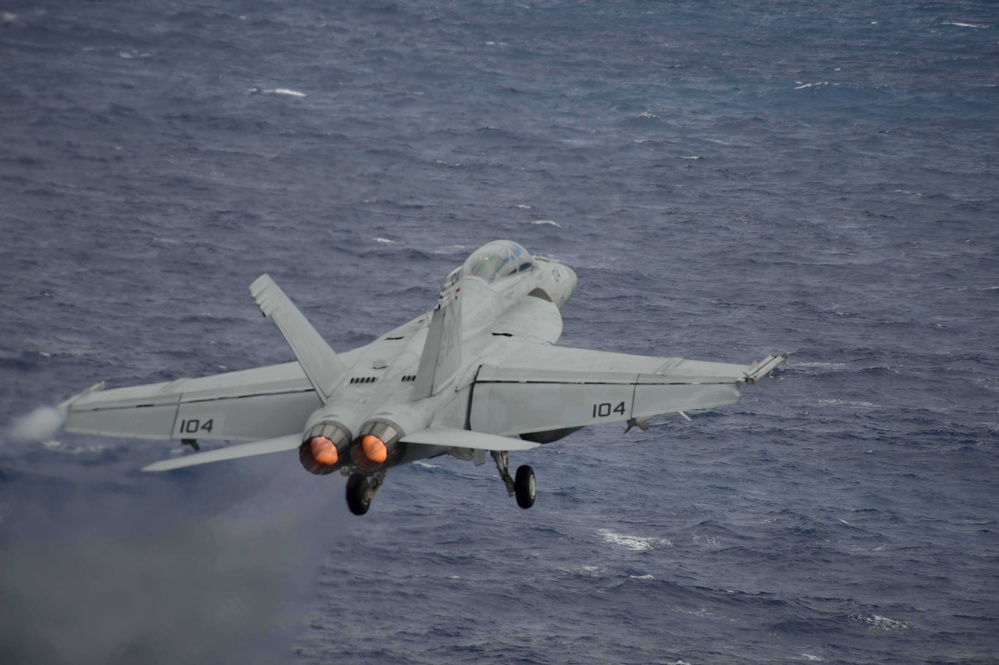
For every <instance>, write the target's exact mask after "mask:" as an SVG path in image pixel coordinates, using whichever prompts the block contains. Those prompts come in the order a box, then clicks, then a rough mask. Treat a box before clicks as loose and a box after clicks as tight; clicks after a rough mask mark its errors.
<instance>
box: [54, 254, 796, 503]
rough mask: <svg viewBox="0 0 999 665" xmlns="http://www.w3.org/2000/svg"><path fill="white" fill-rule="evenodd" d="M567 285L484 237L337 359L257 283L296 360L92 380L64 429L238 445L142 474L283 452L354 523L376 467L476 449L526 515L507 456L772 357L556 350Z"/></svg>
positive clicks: (531, 488)
mask: <svg viewBox="0 0 999 665" xmlns="http://www.w3.org/2000/svg"><path fill="white" fill-rule="evenodd" d="M575 289H576V273H575V272H573V270H572V269H571V268H569V267H568V266H566V265H564V264H563V263H560V262H558V261H554V260H551V259H547V258H543V257H541V256H532V255H531V254H529V253H528V252H527V251H526V250H525V249H524V248H523V247H521V246H520V245H518V244H517V243H515V242H511V241H508V240H498V241H495V242H490V243H489V244H487V245H484V246H483V247H481V248H479V249H478V250H476V251H475V252H474V253H472V254H471V256H469V257H468V259H467V260H466V261H465V263H464V264H463V265H462V266H460V267H459V268H457V269H455V270H454V271H452V272H451V273H450V274H449V275H448V276H447V278H446V279H445V280H444V282H443V286H442V288H441V289H440V293H439V295H438V298H437V303H436V307H434V309H433V310H431V311H429V312H427V313H426V314H424V315H421V316H418V317H417V318H415V319H413V320H412V321H410V322H408V323H406V324H404V325H402V326H401V327H399V328H396V329H395V330H392V331H391V332H389V333H386V334H385V335H383V336H381V337H379V338H378V339H376V340H375V341H373V342H371V343H370V344H367V345H365V346H362V347H360V348H357V349H354V350H352V351H348V352H346V353H342V354H337V353H335V352H334V351H333V349H332V348H330V346H329V345H328V344H327V343H326V341H325V340H324V339H323V337H322V336H321V335H320V334H319V333H318V332H317V331H316V329H315V328H313V326H312V325H311V324H310V323H309V321H308V320H307V319H306V318H305V316H303V315H302V313H301V312H300V311H299V310H298V309H297V308H296V307H295V305H294V304H292V302H291V300H290V299H289V298H288V297H287V296H286V295H285V294H284V292H283V291H282V290H281V289H280V288H278V285H277V284H276V283H275V282H274V280H272V279H271V278H270V277H269V276H267V275H262V276H261V277H259V278H258V279H257V280H256V281H254V282H253V284H251V285H250V292H251V293H252V295H253V297H254V299H255V300H256V302H257V305H258V306H259V307H260V311H261V312H262V313H263V315H264V316H265V317H268V318H270V319H272V320H273V321H274V322H275V323H276V324H277V327H278V329H279V330H280V331H281V334H282V335H283V336H284V338H285V340H286V341H287V342H288V345H289V346H290V347H291V351H292V353H293V354H294V356H295V358H296V359H297V361H296V362H289V363H284V364H279V365H271V366H267V367H259V368H256V369H249V370H244V371H238V372H227V373H225V374H218V375H215V376H208V377H203V378H196V379H189V378H182V379H177V380H176V381H171V382H166V383H156V384H149V385H142V386H135V387H130V388H118V389H113V390H106V391H105V390H103V384H97V385H96V386H94V387H92V388H91V389H89V390H87V391H84V392H83V393H81V394H79V395H77V396H76V397H74V398H71V399H70V400H68V401H67V402H66V403H65V406H66V407H67V408H68V418H67V422H66V430H67V431H69V432H81V433H87V434H99V435H104V436H118V437H127V438H132V439H160V440H180V441H182V442H184V443H187V444H189V445H191V446H192V447H193V448H194V449H195V451H197V450H199V444H198V441H199V440H201V441H206V440H208V441H215V440H218V441H250V443H243V444H239V445H230V446H226V447H220V448H216V449H214V450H210V451H206V452H192V453H191V454H187V455H179V456H176V457H174V458H173V459H169V460H165V461H161V462H156V463H155V464H151V465H149V466H147V467H145V469H143V470H144V471H167V470H171V469H180V468H183V467H190V466H195V465H199V464H207V463H209V462H217V461H221V460H232V459H237V458H242V457H250V456H254V455H264V454H271V453H290V452H291V451H294V450H297V451H298V457H299V460H300V461H301V463H302V466H303V467H305V469H306V470H307V471H309V472H310V473H313V474H318V475H325V474H330V473H334V472H340V473H341V474H343V475H344V476H347V477H348V480H347V492H346V494H347V504H348V506H349V508H350V510H351V512H353V513H354V514H356V515H363V514H365V513H366V512H367V511H368V509H369V507H370V505H371V501H372V499H373V497H374V496H375V493H376V492H377V491H378V488H379V487H380V486H381V485H382V483H383V481H384V480H385V475H386V472H387V471H388V470H389V469H391V468H392V467H395V466H398V465H400V464H406V463H409V462H414V461H417V460H422V459H426V458H431V457H437V456H440V455H451V456H452V457H456V458H458V459H461V460H468V461H472V462H474V463H475V464H476V465H481V464H483V463H484V462H485V459H486V454H487V453H488V454H489V455H490V456H491V457H492V459H493V460H494V461H495V463H496V467H497V469H498V471H499V475H500V477H501V478H502V480H503V482H504V484H505V485H506V489H507V492H508V494H509V495H510V496H515V497H516V500H517V504H518V505H519V506H520V507H521V508H530V507H531V506H533V505H534V502H535V497H536V482H535V474H534V471H533V469H532V468H531V467H530V466H526V465H525V466H521V467H519V468H518V469H517V471H516V474H514V475H511V473H510V463H509V454H510V453H511V452H519V451H524V450H529V449H532V448H535V447H537V446H540V445H543V444H548V443H552V442H553V441H558V440H559V439H562V438H563V437H565V436H567V435H569V434H571V433H572V432H575V431H576V430H578V429H580V428H582V427H586V426H587V425H600V424H605V423H614V422H620V423H626V424H627V426H628V429H631V428H632V427H633V426H637V427H640V428H642V429H647V428H648V421H649V419H651V418H654V417H658V416H663V415H666V414H680V415H681V416H683V417H685V418H687V413H688V412H692V411H697V410H702V409H714V408H717V407H721V406H725V405H727V404H733V403H734V402H736V400H738V398H739V388H740V387H742V386H744V385H746V384H754V383H756V382H757V381H759V380H760V379H761V378H763V377H765V376H767V375H768V374H769V373H770V372H771V371H772V370H773V369H774V368H776V367H777V366H778V365H780V364H781V363H783V362H784V361H785V360H786V358H787V354H785V353H775V354H772V355H770V356H768V357H766V358H764V359H763V360H762V361H760V362H757V363H753V364H749V365H738V364H727V363H717V362H703V361H695V360H684V359H682V358H665V357H664V358H657V357H650V356H638V355H627V354H621V353H609V352H604V351H593V350H587V349H575V348H567V347H560V346H556V345H555V343H556V342H557V341H558V339H559V337H560V336H561V334H562V316H561V312H560V309H561V308H562V307H563V306H564V305H565V303H566V302H568V300H569V298H570V297H571V296H572V294H573V291H575ZM688 419H689V418H688ZM625 431H627V430H625Z"/></svg>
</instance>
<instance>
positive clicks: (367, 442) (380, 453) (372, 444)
mask: <svg viewBox="0 0 999 665" xmlns="http://www.w3.org/2000/svg"><path fill="white" fill-rule="evenodd" d="M361 450H363V451H364V456H365V457H367V458H368V459H369V460H371V461H372V462H377V463H379V464H381V463H382V462H384V461H385V460H387V459H388V447H387V446H386V445H385V442H384V441H382V440H381V439H379V438H378V437H377V436H375V435H373V434H366V435H364V436H363V437H361Z"/></svg>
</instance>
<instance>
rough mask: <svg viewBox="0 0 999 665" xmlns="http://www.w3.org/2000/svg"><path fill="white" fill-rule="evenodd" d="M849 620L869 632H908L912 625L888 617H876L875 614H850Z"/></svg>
mask: <svg viewBox="0 0 999 665" xmlns="http://www.w3.org/2000/svg"><path fill="white" fill-rule="evenodd" d="M850 620H851V621H853V622H854V623H859V624H862V625H865V626H867V627H868V628H870V629H871V630H878V631H883V632H894V631H898V630H909V629H910V628H912V624H911V623H909V622H908V621H898V620H896V619H889V618H888V617H883V616H878V615H877V614H851V615H850Z"/></svg>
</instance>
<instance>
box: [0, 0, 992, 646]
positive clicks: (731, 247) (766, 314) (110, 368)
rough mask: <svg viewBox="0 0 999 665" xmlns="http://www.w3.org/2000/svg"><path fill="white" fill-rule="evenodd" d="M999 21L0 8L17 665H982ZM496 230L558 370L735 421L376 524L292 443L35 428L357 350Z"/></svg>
mask: <svg viewBox="0 0 999 665" xmlns="http://www.w3.org/2000/svg"><path fill="white" fill-rule="evenodd" d="M997 155H999V5H997V4H996V3H994V2H991V1H984V0H982V1H971V0H954V1H951V2H939V1H930V0H905V1H902V0H878V1H875V0H843V1H839V2H837V1H831V2H823V3H817V2H810V1H806V0H764V1H760V2H751V1H749V0H734V1H731V2H720V1H716V0H700V1H693V0H675V1H669V0H664V1H661V2H651V1H646V2H641V1H635V0H619V1H607V2H583V1H581V2H554V1H549V0H540V1H533V0H526V1H525V2H522V3H517V2H495V1H486V0H462V1H453V0H452V1H448V0H441V1H436V2H429V1H427V2H423V1H416V0H413V1H403V0H384V1H380V2H379V1H369V0H345V1H342V2H331V1H329V2H321V1H320V0H302V1H300V2H277V1H273V0H258V1H256V2H248V1H246V0H229V1H223V0H199V1H185V0H175V1H170V2H154V1H152V0H132V1H130V2H124V1H121V0H107V1H97V2H69V1H65V0H63V1H57V0H32V1H28V0H0V662H2V663H4V664H8V663H9V664H22V663H24V664H28V663H31V664H34V663H38V664H45V665H48V664H53V665H61V664H70V663H72V664H74V665H75V664H83V665H89V664H96V663H100V664H113V665H119V664H121V665H124V664H129V665H132V664H146V663H150V664H152V663H159V664H167V663H169V664H174V663H240V664H242V663H294V664H303V665H304V664H309V665H312V664H316V665H318V664H320V663H333V662H335V663H359V664H361V663H363V664H370V663H401V664H414V665H415V664H426V663H475V664H479V663H495V664H508V663H522V664H536V663H537V664H549V663H552V664H556V663H557V664H561V663H573V664H575V663H578V664H605V663H627V664H646V663H659V664H672V665H679V664H687V665H707V664H715V663H717V664H727V663H750V664H757V663H758V664H770V663H850V664H885V663H886V664H895V663H897V664H910V663H948V664H971V663H999V521H997V520H999V333H997V328H999V325H997V324H999V157H997ZM497 238H509V239H512V240H515V241H517V242H519V243H520V244H522V245H524V246H525V247H527V248H528V250H530V251H531V252H534V253H539V254H544V255H548V256H553V257H556V258H558V259H559V260H562V261H565V262H566V263H568V264H569V265H570V266H573V267H574V268H575V269H576V271H577V273H578V275H579V287H578V289H577V290H576V293H575V296H574V297H573V299H572V300H571V301H570V302H569V303H568V304H567V305H566V307H565V308H564V309H563V316H564V322H565V332H564V335H563V338H562V343H563V344H565V345H569V346H575V347H585V348H594V349H607V350H613V351H620V352H629V353H638V354H651V355H660V356H683V357H688V358H695V359H704V360H718V361H725V362H746V363H748V362H750V361H753V360H757V359H760V358H763V357H764V356H765V355H766V354H768V353H770V352H773V351H790V352H792V356H791V359H790V361H789V362H788V364H787V365H786V366H785V367H784V368H782V369H780V370H778V371H777V372H775V374H774V376H773V377H772V378H771V379H769V380H767V381H764V382H762V383H761V385H760V386H759V387H758V388H747V389H745V390H744V391H743V397H742V399H741V400H740V402H739V403H738V404H737V405H735V406H732V407H727V408H723V409H718V410H715V411H708V412H703V413H698V414H694V415H693V422H689V423H688V422H686V421H684V420H683V419H681V418H670V419H666V420H664V421H662V422H659V423H657V424H655V425H654V426H653V427H652V428H651V430H650V431H648V432H642V431H639V430H633V431H631V432H628V433H627V434H623V432H622V430H623V428H622V427H618V426H607V427H604V428H595V429H588V430H583V431H580V432H577V433H576V434H574V435H572V436H571V437H569V438H567V439H564V440H562V441H560V442H558V443H555V444H552V445H550V446H545V447H543V448H540V449H537V450H534V451H531V452H529V453H519V454H515V456H514V463H515V464H520V463H530V464H531V465H532V466H533V467H534V468H535V470H536V472H537V477H538V483H539V496H538V500H537V504H536V505H535V507H534V508H533V509H531V510H529V511H524V510H520V509H519V508H517V506H516V504H515V503H514V501H513V500H512V499H510V498H508V497H507V495H506V492H505V490H504V487H503V484H502V482H501V481H500V479H499V477H498V476H497V474H496V473H495V469H494V468H493V467H492V465H491V464H490V465H486V466H482V467H475V466H473V465H471V464H469V463H467V462H459V461H457V460H454V459H451V458H441V459H435V460H429V461H428V462H426V463H420V464H416V465H412V466H408V467H405V468H398V469H395V470H393V471H392V472H390V473H389V476H388V480H387V482H386V484H385V486H384V487H383V489H382V490H381V491H380V492H379V494H378V497H377V498H376V499H375V501H374V503H373V506H372V509H371V512H369V513H368V515H366V516H365V517H363V518H356V517H354V516H352V515H350V514H349V513H348V512H347V509H346V506H345V503H344V499H343V491H344V488H343V480H342V479H341V478H340V477H339V476H336V477H335V478H334V477H329V476H328V477H316V476H311V475H309V474H307V473H306V472H305V471H303V470H302V469H301V467H300V465H299V463H298V460H297V456H295V455H285V456H282V455H278V456H269V457H263V458H256V459H251V460H244V461H240V462H234V463H229V464H219V465H210V466H206V467H201V468H198V469H192V470H188V471H184V472H178V473H174V474H161V475H150V474H141V473H139V471H138V469H139V468H141V467H142V466H144V465H146V464H149V463H151V462H154V461H157V460H160V459H166V458H169V457H170V456H171V455H174V454H177V452H176V451H177V446H176V444H172V443H163V442H142V441H128V440H115V439H106V438H100V437H90V436H81V435H70V434H64V433H62V432H58V431H56V432H54V433H53V432H46V433H44V434H41V433H40V432H41V431H43V430H45V429H47V427H46V425H49V424H51V423H49V422H48V421H49V420H51V416H52V414H51V413H50V411H51V409H50V408H49V407H52V406H53V405H55V404H57V403H58V402H60V401H61V400H64V399H66V398H67V397H69V396H70V395H73V394H75V393H77V392H79V391H80V390H83V389H84V388H86V387H88V386H90V385H91V384H93V383H95V382H97V381H99V380H106V381H107V382H108V386H109V387H120V386H127V385H133V384H137V383H149V382H159V381H166V380H169V379H172V378H176V377H180V376H201V375H208V374H213V373H217V372H222V371H230V370H238V369H245V368H249V367H254V366H258V365H262V364H268V363H280V362H287V361H290V360H292V359H293V357H292V355H291V352H290V351H289V350H288V348H287V346H286V345H285V343H284V341H283V340H282V338H281V336H280V334H279V332H278V330H277V329H276V327H275V326H273V324H272V323H270V322H268V321H265V320H263V319H261V317H260V315H259V313H258V311H257V309H256V307H255V306H254V303H253V301H252V299H251V298H250V295H249V292H248V288H247V287H248V285H249V284H250V282H251V281H253V280H254V279H255V278H256V277H257V276H258V275H260V274H262V273H264V272H268V273H270V274H271V275H272V276H273V277H274V279H275V280H276V281H277V282H278V283H279V284H281V286H282V287H283V288H284V290H285V291H286V292H287V293H288V294H289V295H290V296H291V297H292V299H293V300H295V301H296V303H298V304H299V306H300V307H301V309H302V310H303V312H304V313H305V314H306V315H307V316H308V317H309V318H310V319H311V320H312V321H313V323H314V324H315V325H316V327H317V328H318V329H319V330H320V331H322V332H323V334H324V335H325V336H326V338H327V340H328V341H329V342H330V344H331V345H332V346H333V348H335V349H337V350H341V351H343V350H348V349H350V348H353V347H356V346H358V345H361V344H365V343H367V342H370V341H372V340H373V339H375V338H376V337H377V336H379V335H381V334H382V333H384V332H386V331H387V330H389V329H391V328H392V327H394V326H396V325H399V324H401V323H403V322H405V321H407V320H409V319H410V318H412V317H414V316H417V315H419V314H421V313H422V312H424V311H426V310H428V309H430V308H431V307H432V306H433V304H434V302H435V297H436V293H437V289H438V285H439V283H440V280H441V279H442V278H443V277H444V276H445V275H446V274H447V273H448V271H450V270H451V269H452V268H454V267H456V266H457V265H459V264H460V263H461V262H462V261H463V260H464V258H465V257H466V256H467V255H468V254H469V253H470V252H471V251H472V250H474V249H475V248H476V247H478V246H479V245H481V244H483V243H485V242H487V241H489V240H493V239H497Z"/></svg>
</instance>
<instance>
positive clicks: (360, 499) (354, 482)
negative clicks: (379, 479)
mask: <svg viewBox="0 0 999 665" xmlns="http://www.w3.org/2000/svg"><path fill="white" fill-rule="evenodd" d="M347 507H348V508H350V512H352V513H354V514H355V515H363V514H364V513H366V512H368V508H370V507H371V493H370V492H368V477H367V476H365V475H364V474H363V473H354V474H351V476H350V478H348V479H347Z"/></svg>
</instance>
